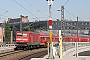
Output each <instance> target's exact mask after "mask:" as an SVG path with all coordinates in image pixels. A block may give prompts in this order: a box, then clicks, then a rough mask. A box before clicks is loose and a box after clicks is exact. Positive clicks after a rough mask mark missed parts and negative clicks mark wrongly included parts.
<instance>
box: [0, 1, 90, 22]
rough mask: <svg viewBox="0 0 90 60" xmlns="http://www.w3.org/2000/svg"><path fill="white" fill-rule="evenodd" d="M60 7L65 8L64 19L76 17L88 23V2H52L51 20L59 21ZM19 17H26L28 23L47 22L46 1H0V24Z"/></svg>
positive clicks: (89, 18)
mask: <svg viewBox="0 0 90 60" xmlns="http://www.w3.org/2000/svg"><path fill="white" fill-rule="evenodd" d="M67 1H68V2H67ZM66 2H67V3H66ZM65 3H66V4H65ZM61 6H64V8H65V9H64V15H65V16H64V19H66V20H76V17H77V16H78V17H79V20H80V21H90V0H54V1H53V5H52V17H53V18H52V20H56V19H61V12H60V11H57V10H61ZM67 11H68V12H67ZM20 15H23V16H28V20H29V21H35V20H49V16H48V15H49V5H48V2H47V1H46V0H0V22H4V21H5V20H7V19H8V18H19V17H20Z"/></svg>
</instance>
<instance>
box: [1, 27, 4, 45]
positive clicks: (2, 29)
mask: <svg viewBox="0 0 90 60" xmlns="http://www.w3.org/2000/svg"><path fill="white" fill-rule="evenodd" d="M3 37H4V28H3V27H0V44H2V43H3Z"/></svg>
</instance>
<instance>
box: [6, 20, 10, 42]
mask: <svg viewBox="0 0 90 60" xmlns="http://www.w3.org/2000/svg"><path fill="white" fill-rule="evenodd" d="M10 38H11V28H10V24H9V22H8V21H7V22H5V42H6V43H8V42H10Z"/></svg>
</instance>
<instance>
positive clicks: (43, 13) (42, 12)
mask: <svg viewBox="0 0 90 60" xmlns="http://www.w3.org/2000/svg"><path fill="white" fill-rule="evenodd" d="M25 1H26V2H27V3H28V4H29V5H30V6H32V7H33V8H34V9H36V10H37V11H38V12H40V13H42V14H44V15H46V16H48V17H49V15H48V14H46V13H44V12H43V11H41V10H39V9H37V8H36V7H34V6H33V5H32V4H31V3H30V2H29V1H27V0H25ZM52 18H54V19H57V18H55V17H52Z"/></svg>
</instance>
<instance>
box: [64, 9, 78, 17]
mask: <svg viewBox="0 0 90 60" xmlns="http://www.w3.org/2000/svg"><path fill="white" fill-rule="evenodd" d="M64 9H65V8H64ZM65 11H66V12H68V13H69V14H70V15H71V16H73V17H74V18H76V16H74V15H73V14H71V13H70V12H69V11H68V10H67V9H65Z"/></svg>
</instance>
